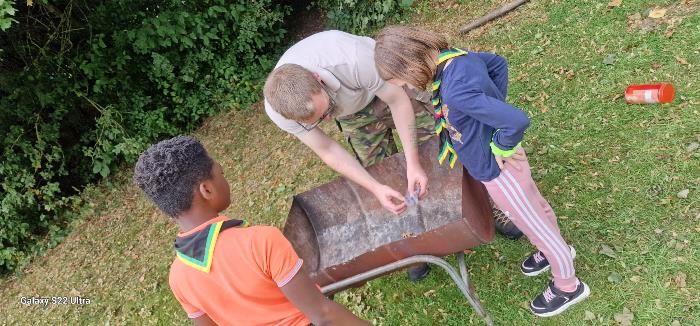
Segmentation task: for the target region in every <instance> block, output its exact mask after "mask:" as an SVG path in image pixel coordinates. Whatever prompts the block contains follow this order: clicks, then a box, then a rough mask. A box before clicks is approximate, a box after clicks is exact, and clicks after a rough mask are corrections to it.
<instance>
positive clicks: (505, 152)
mask: <svg viewBox="0 0 700 326" xmlns="http://www.w3.org/2000/svg"><path fill="white" fill-rule="evenodd" d="M520 144H522V142H520V143H518V144H517V145H515V147H513V148H511V149H509V150H503V149H500V148H498V146H496V144H495V143H494V142H491V144H490V146H491V152H492V153H494V154H495V155H498V156H500V157H511V156H513V154H515V152H517V151H518V148H520V147H521V146H520Z"/></svg>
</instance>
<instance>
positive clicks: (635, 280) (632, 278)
mask: <svg viewBox="0 0 700 326" xmlns="http://www.w3.org/2000/svg"><path fill="white" fill-rule="evenodd" d="M641 280H642V278H641V277H639V275H633V276H632V277H630V281H632V282H634V283H639V281H641Z"/></svg>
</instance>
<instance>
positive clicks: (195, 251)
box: [175, 220, 248, 273]
mask: <svg viewBox="0 0 700 326" xmlns="http://www.w3.org/2000/svg"><path fill="white" fill-rule="evenodd" d="M246 226H248V222H246V221H242V220H226V221H219V222H216V223H212V224H210V225H207V227H205V228H204V229H202V230H199V231H197V232H195V233H193V234H190V235H188V236H185V237H177V238H175V252H176V254H177V258H178V259H180V261H181V262H182V263H183V264H185V265H187V266H189V267H192V268H194V269H196V270H198V271H201V272H205V273H209V270H210V269H211V262H212V259H213V258H214V246H216V239H217V238H218V237H219V233H220V232H221V231H223V230H226V229H228V228H232V227H246Z"/></svg>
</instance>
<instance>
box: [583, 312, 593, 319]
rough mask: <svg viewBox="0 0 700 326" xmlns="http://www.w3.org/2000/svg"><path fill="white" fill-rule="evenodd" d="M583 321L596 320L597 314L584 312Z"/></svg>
mask: <svg viewBox="0 0 700 326" xmlns="http://www.w3.org/2000/svg"><path fill="white" fill-rule="evenodd" d="M583 320H586V321H588V320H595V314H594V313H592V312H590V311H588V310H586V311H584V312H583Z"/></svg>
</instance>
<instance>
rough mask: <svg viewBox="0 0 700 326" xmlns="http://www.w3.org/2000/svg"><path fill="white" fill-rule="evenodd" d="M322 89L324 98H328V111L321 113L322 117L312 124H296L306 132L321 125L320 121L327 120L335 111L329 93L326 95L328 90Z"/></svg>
mask: <svg viewBox="0 0 700 326" xmlns="http://www.w3.org/2000/svg"><path fill="white" fill-rule="evenodd" d="M322 88H323V91H324V92H326V96H328V109H326V112H323V115H321V117H320V118H319V119H318V120H317V121H316V122H314V123H312V124H308V125H307V124H304V123H301V122H299V121H297V124H299V125H300V126H301V127H302V128H304V130H306V131H311V130H313V129H314V128H316V127H317V126H318V125H319V124H320V123H321V121H323V119H325V118H327V117H328V116H331V115H333V113H334V112H335V109H336V105H335V100H334V99H333V98H332V97H331V95H330V93H328V90H327V89H326V87H322Z"/></svg>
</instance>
